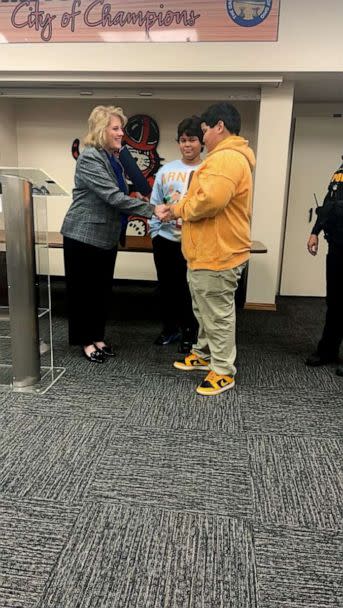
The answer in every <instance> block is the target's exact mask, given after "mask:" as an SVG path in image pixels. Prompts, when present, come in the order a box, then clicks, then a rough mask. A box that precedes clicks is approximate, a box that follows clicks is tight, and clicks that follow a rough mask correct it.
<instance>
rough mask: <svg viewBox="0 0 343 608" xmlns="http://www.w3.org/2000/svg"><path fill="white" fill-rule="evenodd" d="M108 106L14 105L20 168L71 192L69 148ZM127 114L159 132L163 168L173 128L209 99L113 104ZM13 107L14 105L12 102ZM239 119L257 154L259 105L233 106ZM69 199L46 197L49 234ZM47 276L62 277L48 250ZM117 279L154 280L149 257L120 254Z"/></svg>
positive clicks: (172, 151)
mask: <svg viewBox="0 0 343 608" xmlns="http://www.w3.org/2000/svg"><path fill="white" fill-rule="evenodd" d="M100 103H105V104H109V103H111V100H108V99H107V100H100V99H99V100H96V101H95V100H93V101H89V100H79V99H75V100H70V99H68V100H66V99H61V100H53V99H43V100H42V99H34V100H33V99H31V100H27V99H25V100H16V101H15V102H14V107H15V113H16V120H17V134H18V164H19V166H21V167H36V168H39V169H42V170H43V171H45V172H46V173H48V174H49V175H50V176H51V177H53V178H54V179H55V180H56V182H57V183H59V184H60V185H61V186H62V187H63V188H64V189H65V190H66V191H67V192H70V193H71V191H72V187H73V179H74V171H75V160H74V159H73V158H72V155H71V144H72V142H73V140H74V139H75V138H76V137H78V138H79V139H82V137H83V135H84V133H85V131H86V124H87V118H88V115H89V113H90V111H91V110H92V108H93V107H94V106H95V105H98V104H100ZM115 103H116V105H122V106H123V108H124V111H125V113H126V114H127V115H128V116H131V115H133V114H136V113H145V114H148V115H149V116H151V117H152V118H154V119H155V120H156V121H157V124H158V125H159V128H160V143H159V146H158V148H157V149H158V153H159V155H160V156H161V157H162V158H164V159H165V160H164V161H162V162H163V163H166V162H168V161H170V160H173V159H174V158H178V157H179V149H178V146H177V143H176V127H177V124H178V123H179V122H180V121H181V120H182V119H183V118H185V117H186V116H191V115H192V114H194V113H197V114H199V113H201V112H202V110H204V109H205V108H206V107H207V106H208V105H209V104H210V103H211V100H209V99H208V100H201V101H196V100H173V101H170V100H153V101H152V100H140V99H138V100H132V99H131V100H128V99H122V100H121V99H116V100H115ZM12 105H13V102H12ZM235 105H236V106H237V107H238V109H239V110H240V112H241V114H242V121H243V129H242V134H243V135H244V136H245V137H247V139H249V141H250V143H251V145H252V147H253V148H255V149H256V142H257V124H258V102H257V101H239V102H237V103H236V102H235ZM70 202H71V194H70V196H67V197H49V198H48V229H49V230H51V231H59V230H60V227H61V224H62V221H63V218H64V215H65V213H66V211H67V209H68V207H69V205H70ZM50 266H51V269H50V270H51V274H55V275H61V274H63V272H64V269H63V256H62V252H61V250H56V249H55V250H50ZM116 277H118V278H131V279H151V280H154V279H155V278H156V273H155V268H154V264H153V260H152V255H151V254H135V253H130V254H128V253H120V254H119V255H118V261H117V264H116Z"/></svg>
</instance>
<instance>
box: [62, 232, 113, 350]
mask: <svg viewBox="0 0 343 608" xmlns="http://www.w3.org/2000/svg"><path fill="white" fill-rule="evenodd" d="M63 248H64V267H65V277H66V286H67V299H68V320H69V343H70V344H80V345H83V346H86V345H88V344H92V343H93V342H100V341H102V340H104V337H105V324H106V317H107V312H108V306H109V301H110V296H111V291H112V281H113V272H114V264H115V261H116V256H117V248H116V247H115V248H113V249H100V248H99V247H94V246H93V245H87V244H86V243H81V242H80V241H75V240H74V239H70V238H67V237H64V239H63Z"/></svg>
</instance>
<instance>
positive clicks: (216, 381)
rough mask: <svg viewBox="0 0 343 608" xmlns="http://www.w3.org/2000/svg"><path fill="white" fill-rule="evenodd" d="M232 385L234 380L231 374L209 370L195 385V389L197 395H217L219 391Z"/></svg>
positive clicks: (221, 391)
mask: <svg viewBox="0 0 343 608" xmlns="http://www.w3.org/2000/svg"><path fill="white" fill-rule="evenodd" d="M234 386H235V380H234V378H232V377H231V376H224V375H223V374H216V372H213V371H211V372H210V373H209V374H207V376H206V378H204V379H203V381H202V383H201V384H199V386H197V388H196V391H197V393H199V395H219V393H223V392H224V391H227V390H228V389H229V388H233V387H234Z"/></svg>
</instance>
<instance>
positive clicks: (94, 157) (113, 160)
mask: <svg viewBox="0 0 343 608" xmlns="http://www.w3.org/2000/svg"><path fill="white" fill-rule="evenodd" d="M126 120H127V119H126V117H125V116H124V113H123V110H122V109H121V108H116V107H114V106H97V107H96V108H94V110H93V111H92V112H91V114H90V116H89V119H88V133H87V135H86V137H85V140H84V144H85V148H84V150H83V152H81V154H80V156H79V158H78V159H77V164H76V171H75V187H74V189H73V201H72V204H71V206H70V208H69V210H68V212H67V214H66V216H65V218H64V221H63V225H62V229H61V233H62V234H63V237H64V239H63V247H64V264H65V276H66V285H67V297H68V320H69V342H70V344H79V345H81V347H82V352H83V354H84V355H85V357H86V358H87V359H88V361H90V362H91V363H103V362H104V360H105V358H106V357H107V356H114V352H113V350H112V347H111V345H110V344H108V343H106V341H105V323H106V316H107V309H108V304H109V299H110V295H111V289H112V279H113V272H114V264H115V260H116V255H117V246H118V241H119V236H120V215H121V214H126V215H133V214H134V215H141V216H144V217H148V218H150V217H151V216H152V214H153V210H154V207H153V206H152V205H150V204H149V203H147V202H145V201H144V200H141V199H137V198H131V197H130V196H128V190H127V186H126V182H125V178H124V174H123V169H122V166H121V164H120V163H119V160H118V158H117V154H118V152H119V150H120V148H121V145H122V137H123V134H124V131H123V129H124V126H125V124H126Z"/></svg>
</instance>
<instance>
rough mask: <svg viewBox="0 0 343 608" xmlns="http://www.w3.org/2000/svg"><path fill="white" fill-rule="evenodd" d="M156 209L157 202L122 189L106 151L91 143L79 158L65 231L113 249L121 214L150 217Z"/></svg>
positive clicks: (63, 227)
mask: <svg viewBox="0 0 343 608" xmlns="http://www.w3.org/2000/svg"><path fill="white" fill-rule="evenodd" d="M153 209H154V207H153V205H150V204H149V203H146V202H144V201H141V200H139V199H136V198H131V197H130V196H127V195H126V194H124V193H123V192H121V190H119V188H118V183H117V178H116V176H115V174H114V171H113V169H112V166H111V163H110V162H109V160H108V158H107V155H106V152H105V151H104V150H98V149H97V148H93V147H90V146H89V147H86V148H85V149H84V150H83V152H81V154H80V156H79V158H78V159H77V163H76V171H75V187H74V189H73V202H72V204H71V205H70V207H69V209H68V211H67V214H66V216H65V218H64V221H63V224H62V228H61V233H62V234H63V236H67V237H69V238H71V239H74V240H76V241H81V242H83V243H87V244H88V245H95V247H100V248H101V249H111V248H112V247H115V246H116V245H117V244H118V241H119V236H120V213H124V214H127V215H140V216H143V217H148V218H150V217H151V216H152V214H153Z"/></svg>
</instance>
